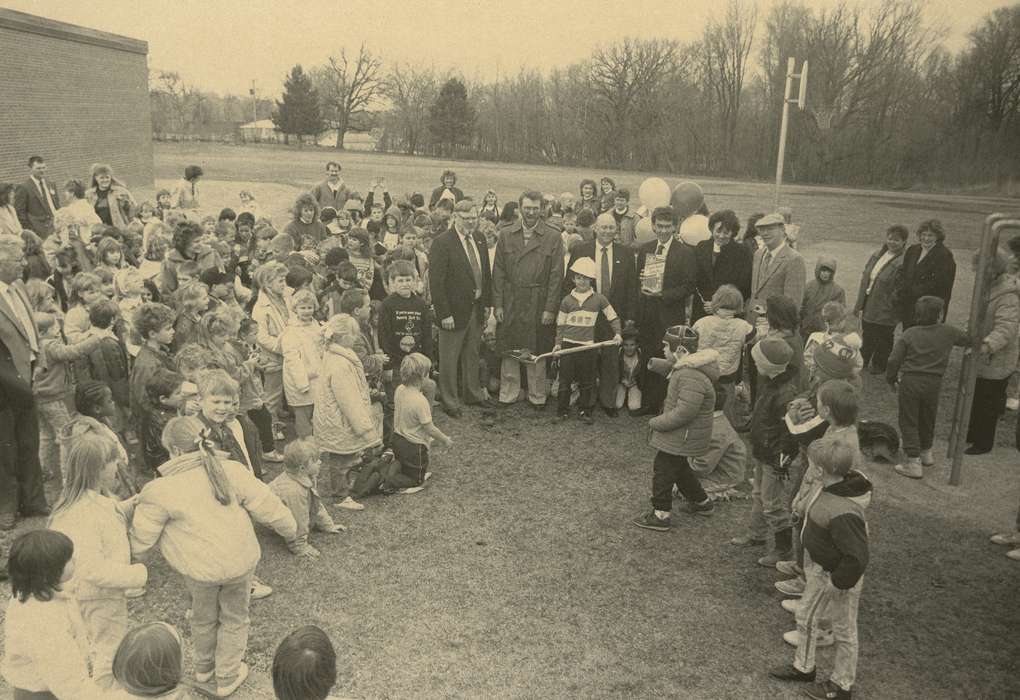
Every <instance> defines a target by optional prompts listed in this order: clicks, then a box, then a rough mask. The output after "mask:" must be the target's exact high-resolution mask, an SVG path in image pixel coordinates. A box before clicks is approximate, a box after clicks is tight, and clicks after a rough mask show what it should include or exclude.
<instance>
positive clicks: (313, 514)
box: [269, 471, 334, 554]
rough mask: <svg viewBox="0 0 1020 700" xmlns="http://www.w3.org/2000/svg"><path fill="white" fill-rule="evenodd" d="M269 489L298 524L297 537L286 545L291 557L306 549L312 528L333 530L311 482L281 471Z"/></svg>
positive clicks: (330, 519) (327, 513) (331, 520)
mask: <svg viewBox="0 0 1020 700" xmlns="http://www.w3.org/2000/svg"><path fill="white" fill-rule="evenodd" d="M269 490H270V491H272V492H273V493H274V494H276V497H277V498H279V499H280V500H281V501H283V504H284V505H285V506H287V508H288V509H290V512H291V514H292V515H293V516H294V521H295V522H296V523H297V538H296V539H294V540H293V541H291V542H288V543H287V547H288V548H289V549H290V551H291V552H293V553H294V554H300V553H301V552H303V551H304V550H306V549H307V548H308V532H309V531H310V530H311V529H312V528H315V529H316V530H322V531H326V530H332V529H333V527H334V524H333V518H331V517H330V515H329V511H327V510H326V506H324V505H323V504H322V498H320V497H319V492H318V490H317V489H316V486H315V481H314V480H312V479H309V478H308V477H307V476H298V475H296V474H291V473H290V472H288V471H283V472H281V473H280V475H279V476H278V477H276V478H275V479H273V481H272V482H271V483H270V484H269Z"/></svg>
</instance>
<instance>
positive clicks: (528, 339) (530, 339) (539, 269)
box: [492, 221, 563, 351]
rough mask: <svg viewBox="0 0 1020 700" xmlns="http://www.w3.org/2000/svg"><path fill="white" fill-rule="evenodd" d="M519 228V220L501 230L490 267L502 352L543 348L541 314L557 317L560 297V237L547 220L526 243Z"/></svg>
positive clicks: (561, 243) (561, 267) (537, 227)
mask: <svg viewBox="0 0 1020 700" xmlns="http://www.w3.org/2000/svg"><path fill="white" fill-rule="evenodd" d="M522 231H523V224H522V223H521V222H520V221H518V222H517V223H516V224H515V225H514V226H513V227H511V228H507V229H504V230H503V232H502V234H501V235H500V239H499V245H498V246H496V260H495V262H494V263H493V267H492V303H493V306H494V307H495V308H497V309H502V310H503V322H502V323H501V324H499V327H498V328H497V329H496V335H497V338H498V340H499V345H500V349H501V350H512V349H529V350H532V351H534V350H541V349H542V348H540V347H539V337H540V334H539V328H540V327H541V326H542V314H543V312H548V313H550V314H552V315H553V316H554V317H555V315H556V311H557V310H558V309H559V306H560V301H561V297H560V281H561V280H562V279H563V239H562V238H561V237H560V234H559V233H558V232H557V231H556V230H555V229H554V228H552V227H551V226H548V225H547V224H546V223H545V222H539V223H538V225H537V226H536V227H535V231H534V233H533V234H532V236H531V240H530V241H529V242H528V243H527V244H525V243H524V234H523V232H522ZM550 337H551V336H550Z"/></svg>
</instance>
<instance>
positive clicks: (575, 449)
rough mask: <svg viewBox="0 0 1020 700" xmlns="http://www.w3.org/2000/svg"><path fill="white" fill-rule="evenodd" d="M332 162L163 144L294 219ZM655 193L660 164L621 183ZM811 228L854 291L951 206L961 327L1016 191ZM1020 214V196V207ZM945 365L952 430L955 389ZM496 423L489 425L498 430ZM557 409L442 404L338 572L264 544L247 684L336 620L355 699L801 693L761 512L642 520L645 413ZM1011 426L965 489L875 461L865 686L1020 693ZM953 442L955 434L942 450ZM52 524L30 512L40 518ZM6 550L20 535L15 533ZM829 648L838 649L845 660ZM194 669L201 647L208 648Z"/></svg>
mask: <svg viewBox="0 0 1020 700" xmlns="http://www.w3.org/2000/svg"><path fill="white" fill-rule="evenodd" d="M330 155H331V154H330V153H329V152H319V151H308V152H300V151H293V150H284V149H265V150H260V149H253V148H247V149H240V148H233V147H204V146H203V147H202V148H201V149H199V148H197V147H194V148H193V147H191V146H163V145H159V146H157V171H158V177H159V179H160V184H162V181H164V180H172V179H175V178H177V177H179V174H180V172H181V171H182V170H183V167H184V165H187V164H189V163H192V162H196V163H199V164H201V165H202V166H203V167H204V168H205V171H206V173H207V176H208V181H207V182H205V183H204V184H203V197H204V199H205V202H206V203H207V204H211V205H216V207H215V208H219V206H220V205H223V206H227V205H233V204H235V203H236V193H237V190H238V189H240V187H241V186H242V184H243V185H244V186H249V185H250V186H251V187H252V188H253V189H254V190H255V192H256V195H257V196H259V198H260V200H261V201H262V203H263V206H264V207H266V208H267V209H268V210H269V211H270V212H272V213H273V214H274V219H275V218H276V217H277V216H278V215H279V216H282V213H283V212H284V211H285V210H286V208H287V206H289V202H290V201H292V199H293V197H294V195H295V194H296V193H297V192H298V189H297V188H299V187H304V186H307V185H308V184H310V183H312V182H314V181H315V180H317V179H318V178H319V177H320V175H321V172H322V170H323V165H324V163H325V161H326V160H328V159H329V157H330ZM341 160H342V161H343V163H344V175H345V178H346V179H347V180H348V181H350V182H352V183H353V184H354V185H355V186H358V185H360V184H362V183H364V182H367V180H368V178H369V177H371V176H372V175H375V174H381V175H386V176H387V177H388V178H389V181H390V183H391V187H392V189H393V190H394V191H396V192H402V191H405V190H408V191H410V190H412V189H414V190H418V191H426V189H427V188H430V187H431V186H432V184H433V183H434V182H435V181H436V180H437V178H438V174H439V172H440V171H441V170H442V168H443V166H444V164H443V163H440V162H437V161H426V160H411V159H405V158H399V157H391V156H374V155H368V154H344V155H343V156H342V157H341ZM455 168H456V169H457V170H458V172H459V174H460V180H461V184H463V185H464V188H465V190H466V191H467V192H469V193H478V194H480V193H481V191H484V189H485V188H486V187H490V186H491V187H493V188H494V189H496V190H497V191H498V192H499V193H500V196H501V198H505V197H507V196H511V195H514V194H516V193H518V192H519V191H520V190H521V189H523V188H524V187H538V188H542V189H545V190H548V191H555V192H559V191H564V190H570V191H573V190H575V189H576V183H577V181H578V180H579V179H580V178H581V177H583V176H584V174H583V173H581V172H580V171H576V170H569V169H557V168H548V167H530V166H503V165H495V164H487V163H458V164H456V166H455ZM613 175H615V176H616V178H617V182H618V183H621V184H623V185H624V186H627V185H629V186H631V188H632V190H634V191H636V189H637V186H638V184H639V183H640V182H641V180H642V178H643V176H642V175H640V174H637V173H613ZM704 186H705V190H706V193H707V196H708V199H709V202H710V204H711V205H712V206H713V208H721V207H731V208H734V209H736V210H737V212H738V213H739V214H740V215H741V216H742V217H743V216H746V215H747V214H749V213H751V212H752V211H755V210H767V209H768V208H769V206H768V203H769V201H770V196H771V193H770V188H769V187H768V186H767V185H762V184H755V183H736V182H724V181H714V180H712V181H704ZM785 201H788V202H789V203H791V204H792V205H793V206H794V208H795V211H796V217H797V219H798V221H799V222H800V223H801V224H802V225H803V227H804V231H805V232H806V240H805V244H804V246H803V247H802V250H803V252H804V253H805V255H806V256H807V257H808V258H809V260H811V261H813V260H814V258H815V257H816V256H817V255H818V254H819V253H821V252H825V253H831V254H835V255H837V257H838V259H839V260H840V265H841V266H842V267H841V269H840V271H839V273H838V274H837V278H838V279H839V280H840V281H841V282H842V283H843V284H844V286H845V287H847V289H848V294H850V295H851V296H852V294H853V292H854V291H855V290H856V280H857V278H858V276H859V274H860V269H861V267H862V266H863V263H864V261H865V259H866V257H867V254H868V253H869V252H870V250H871V249H872V248H873V247H874V246H875V245H876V244H877V241H879V240H880V238H881V234H882V232H883V231H884V229H885V228H886V227H887V226H888V225H890V224H891V223H894V222H904V223H907V224H908V225H910V226H911V227H913V226H915V225H916V223H917V222H919V221H920V220H922V219H924V218H928V217H931V216H939V217H941V218H942V219H943V220H944V222H945V223H946V226H947V229H948V231H949V243H950V244H951V245H953V246H954V248H956V253H957V260H958V263H959V265H960V274H959V276H958V281H957V286H956V294H955V295H954V299H953V302H952V305H951V317H952V319H953V320H955V321H957V322H962V321H964V320H965V319H963V318H962V316H963V315H964V313H965V311H964V309H965V308H966V304H967V302H968V299H969V296H970V294H969V289H970V287H971V285H972V275H971V274H970V271H969V261H968V259H967V258H966V257H965V255H966V251H965V250H964V248H966V247H970V246H972V245H973V244H974V243H975V242H976V236H977V232H978V231H979V230H980V223H981V219H982V218H983V216H984V214H986V213H988V212H990V211H992V210H997V209H1007V208H1009V203H1008V202H1004V201H1003V200H983V199H973V198H964V197H947V196H937V197H936V196H921V195H913V194H901V193H885V192H858V191H850V190H832V189H821V188H804V187H794V188H790V190H789V198H788V199H786V200H785ZM1014 208H1015V207H1014ZM957 372H958V367H957V365H956V364H954V365H953V367H952V369H951V371H950V373H949V374H948V375H947V377H946V383H945V387H944V396H943V399H944V400H943V411H942V415H943V419H942V422H941V423H940V426H941V427H940V433H939V434H940V435H943V436H945V435H946V434H947V427H948V424H947V419H946V416H947V414H948V412H949V407H950V406H951V401H952V398H953V395H954V393H955V376H956V373H957ZM865 382H866V387H865V392H864V396H865V409H864V415H865V416H866V417H868V418H872V419H878V420H887V421H889V420H893V421H894V419H895V397H894V395H893V394H891V393H889V392H888V390H887V389H886V387H885V385H884V382H881V381H878V380H877V379H876V378H874V377H871V376H866V377H865ZM482 418H490V420H482ZM551 418H552V413H551V412H546V413H544V414H538V413H535V412H534V411H531V410H524V409H522V408H512V409H508V410H507V411H505V412H499V413H497V414H495V415H494V416H483V415H481V414H479V413H478V412H475V411H467V412H466V413H465V416H464V417H463V418H461V419H460V420H456V421H454V420H450V419H448V418H447V417H446V416H445V415H439V416H437V422H438V423H439V424H440V427H442V429H443V430H445V431H447V432H448V433H449V434H450V435H451V436H452V437H453V438H454V440H455V445H454V446H453V447H452V448H451V449H449V450H446V451H437V454H436V456H435V459H434V462H435V467H434V468H435V477H434V480H433V481H431V482H430V486H429V488H428V489H426V490H425V491H424V492H423V493H421V494H419V495H414V496H401V497H398V496H394V497H389V498H373V499H369V500H367V503H366V505H367V509H366V510H365V511H364V512H361V513H356V514H349V513H346V512H344V511H338V516H337V517H338V520H340V521H342V522H343V523H345V524H346V525H348V527H349V530H348V532H347V533H346V534H344V535H341V536H338V537H337V536H326V535H320V536H316V537H313V543H314V544H315V545H316V546H317V547H318V548H319V549H320V550H321V551H322V554H323V556H322V558H321V559H320V560H319V561H317V562H312V563H308V562H304V561H301V560H297V559H295V558H293V557H291V556H290V555H289V554H288V553H287V551H286V549H285V548H284V546H283V544H282V543H281V542H279V541H277V540H275V539H274V538H273V537H271V536H268V535H264V536H262V538H261V539H262V542H263V560H262V563H261V564H260V566H259V570H258V573H259V575H260V576H261V577H262V578H263V580H265V581H266V582H267V583H269V584H270V585H273V586H274V587H276V590H277V592H276V594H275V595H274V596H272V597H271V598H269V599H267V600H264V601H260V602H257V603H254V604H253V606H252V636H251V641H250V643H249V653H248V660H249V663H251V664H252V665H253V667H254V670H255V675H256V676H257V677H256V678H255V679H254V680H253V681H252V682H250V683H249V684H248V685H247V686H246V687H245V688H244V689H243V690H242V691H241V693H239V695H238V697H241V698H264V697H271V692H270V690H269V684H268V669H269V664H270V661H271V656H272V651H273V649H274V648H275V645H276V644H277V643H278V641H279V640H280V638H281V637H282V636H283V635H284V634H285V633H286V632H287V631H288V630H290V629H292V628H294V627H296V626H298V625H301V624H306V623H314V624H318V625H320V626H322V627H323V628H325V629H326V630H327V631H328V632H329V633H330V635H331V636H332V638H333V640H334V642H335V643H336V646H337V649H338V652H339V656H340V659H341V666H342V676H341V677H342V679H343V680H342V682H341V684H340V685H339V686H338V688H337V694H338V695H343V696H349V697H356V698H408V697H429V698H432V697H471V698H483V697H486V698H487V697H514V698H573V697H599V698H653V697H657V698H663V697H667V698H681V697H682V698H734V699H736V698H793V697H797V694H798V692H799V689H798V688H796V687H792V686H784V685H782V684H778V683H773V682H770V681H769V680H768V679H767V678H766V675H765V673H766V671H767V669H768V668H769V666H771V665H774V664H778V663H782V662H784V661H786V660H788V659H790V658H791V657H792V648H790V647H787V646H785V645H784V644H783V643H782V641H781V640H780V634H781V633H782V632H784V631H786V630H788V629H792V626H793V619H792V616H790V615H789V614H787V613H786V612H784V611H783V610H782V609H781V608H780V607H779V600H780V598H779V595H778V594H777V593H776V592H775V591H774V589H773V588H772V582H773V581H775V580H776V579H777V578H779V576H778V574H777V573H776V572H774V571H768V570H765V569H762V568H760V567H758V566H757V565H756V564H754V558H755V557H756V556H757V552H754V553H752V552H750V551H739V550H737V549H734V548H732V547H730V546H729V545H727V544H726V541H727V540H728V539H729V538H730V537H731V536H733V535H735V534H738V533H740V532H741V530H742V527H743V525H744V523H745V522H746V519H747V515H748V511H749V506H748V504H747V503H746V502H734V503H729V504H723V505H722V506H721V507H720V508H719V509H718V510H717V512H716V514H715V516H714V517H712V518H697V519H694V518H689V517H684V516H682V515H676V516H675V518H674V520H675V523H676V525H677V526H676V527H675V528H674V530H673V531H672V532H670V533H667V534H657V533H650V532H646V531H642V530H638V529H636V528H634V527H632V526H631V525H629V524H628V520H629V519H630V518H631V517H633V516H635V515H636V514H638V513H639V512H640V511H642V510H643V509H645V508H646V507H647V496H648V492H649V482H650V471H651V470H650V465H651V458H652V450H651V449H650V448H649V447H647V442H646V438H647V429H646V427H645V423H644V422H643V421H642V420H640V419H632V418H629V417H621V418H618V419H615V420H610V419H608V418H605V417H603V416H601V414H600V415H599V416H598V417H597V419H596V424H595V426H593V427H587V426H584V425H582V424H580V423H577V422H571V423H568V424H565V425H557V426H553V425H552V424H551ZM1014 421H1015V417H1014V416H1009V417H1008V418H1007V419H1005V420H1004V421H1003V423H1004V424H1003V425H1002V427H1001V431H1002V434H1001V437H1002V439H1001V441H1000V442H1001V444H1002V445H1003V446H1002V447H1001V448H1000V449H998V450H996V451H995V452H994V453H993V454H992V455H987V456H984V457H981V458H974V459H970V460H968V462H967V465H966V468H967V471H966V475H965V481H964V485H963V486H962V487H960V488H952V487H948V486H946V479H947V473H948V469H947V467H945V466H938V467H935V468H933V469H932V470H931V473H930V474H929V475H928V477H927V478H926V479H925V480H924V481H922V482H914V481H909V480H906V479H903V478H901V477H898V476H897V475H896V474H894V473H893V472H892V469H891V467H889V466H888V465H878V464H872V465H868V467H867V469H866V471H867V472H868V473H869V475H870V476H871V477H872V479H873V481H874V482H875V500H874V503H873V506H872V507H871V511H870V528H871V537H872V556H873V559H872V562H871V564H870V566H869V569H868V574H867V580H866V582H865V586H864V593H863V597H862V603H861V611H860V654H861V657H860V666H859V678H858V686H857V690H858V692H857V697H860V698H913V697H921V698H1010V697H1017V696H1020V679H1018V677H1017V674H1016V659H1017V658H1018V654H1020V645H1018V642H1017V638H1016V630H1017V628H1018V626H1020V606H1018V605H1017V603H1016V581H1017V575H1018V573H1020V569H1018V568H1017V564H1016V563H1015V562H1010V561H1009V560H1007V559H1006V558H1005V557H1003V556H1002V550H999V549H997V548H995V547H994V546H993V545H990V544H988V542H987V536H988V534H989V533H990V532H992V531H999V530H1004V529H1008V526H1009V525H1010V523H1012V522H1013V518H1014V517H1015V509H1016V505H1017V500H1018V488H1017V481H1018V480H1017V474H1016V463H1017V453H1016V451H1015V450H1014V449H1013V448H1012V447H1011V446H1007V445H1010V444H1011V443H1010V441H1009V440H1008V439H1007V438H1008V435H1007V433H1009V434H1011V433H1012V429H1013V425H1014ZM936 451H937V452H941V451H944V445H943V444H939V445H938V446H937V450H936ZM40 524H41V523H39V522H38V521H36V522H30V523H28V524H27V525H26V526H27V527H31V526H38V525H40ZM4 544H5V545H6V542H4ZM186 609H187V600H186V593H185V591H184V588H183V586H182V585H181V582H180V580H179V578H178V577H177V576H176V575H175V574H173V573H172V572H171V571H169V570H168V569H167V567H166V565H165V564H163V563H162V562H161V561H157V562H153V568H152V573H151V584H150V586H149V592H148V595H147V596H146V597H145V598H143V599H141V600H138V601H134V602H132V604H131V610H132V617H133V619H136V620H150V619H163V620H167V621H169V622H172V623H174V624H176V625H178V626H179V628H180V629H181V630H182V632H183V633H184V635H185V637H186V638H187V637H188V625H187V622H186V620H185V618H184V613H185V610H186ZM831 663H832V654H831V650H828V651H826V650H822V651H821V652H820V654H819V664H820V668H821V669H823V670H824V671H826V672H827V671H828V669H830V668H831ZM189 664H190V661H189Z"/></svg>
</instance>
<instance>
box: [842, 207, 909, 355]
mask: <svg viewBox="0 0 1020 700" xmlns="http://www.w3.org/2000/svg"><path fill="white" fill-rule="evenodd" d="M909 235H910V234H909V233H908V231H907V227H906V226H900V225H896V226H890V227H889V230H888V231H886V234H885V243H884V244H883V245H882V247H881V248H879V249H878V250H876V251H875V252H874V253H873V254H872V255H871V257H870V258H869V259H868V262H867V264H866V265H865V266H864V272H863V273H862V274H861V285H860V288H859V289H858V291H857V303H856V304H855V305H854V315H855V316H858V317H859V318H860V319H861V336H862V338H863V341H864V344H863V345H862V346H861V357H862V358H863V359H864V366H865V367H867V366H868V365H869V364H870V365H871V373H872V374H882V373H884V372H885V365H886V361H887V360H888V359H889V353H890V352H892V347H893V333H894V332H895V331H896V324H897V323H899V322H900V319H899V309H898V308H897V306H896V298H897V295H898V294H899V288H900V283H901V280H902V275H901V272H902V267H903V248H904V247H905V246H906V244H907V237H908V236H909Z"/></svg>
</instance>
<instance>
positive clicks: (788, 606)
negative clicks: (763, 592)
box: [779, 598, 800, 615]
mask: <svg viewBox="0 0 1020 700" xmlns="http://www.w3.org/2000/svg"><path fill="white" fill-rule="evenodd" d="M779 604H780V605H782V606H783V610H785V611H786V612H790V613H793V614H794V615H796V614H797V611H798V610H800V601H799V600H797V599H796V598H784V599H783V600H782V601H781V602H780V603H779Z"/></svg>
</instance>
